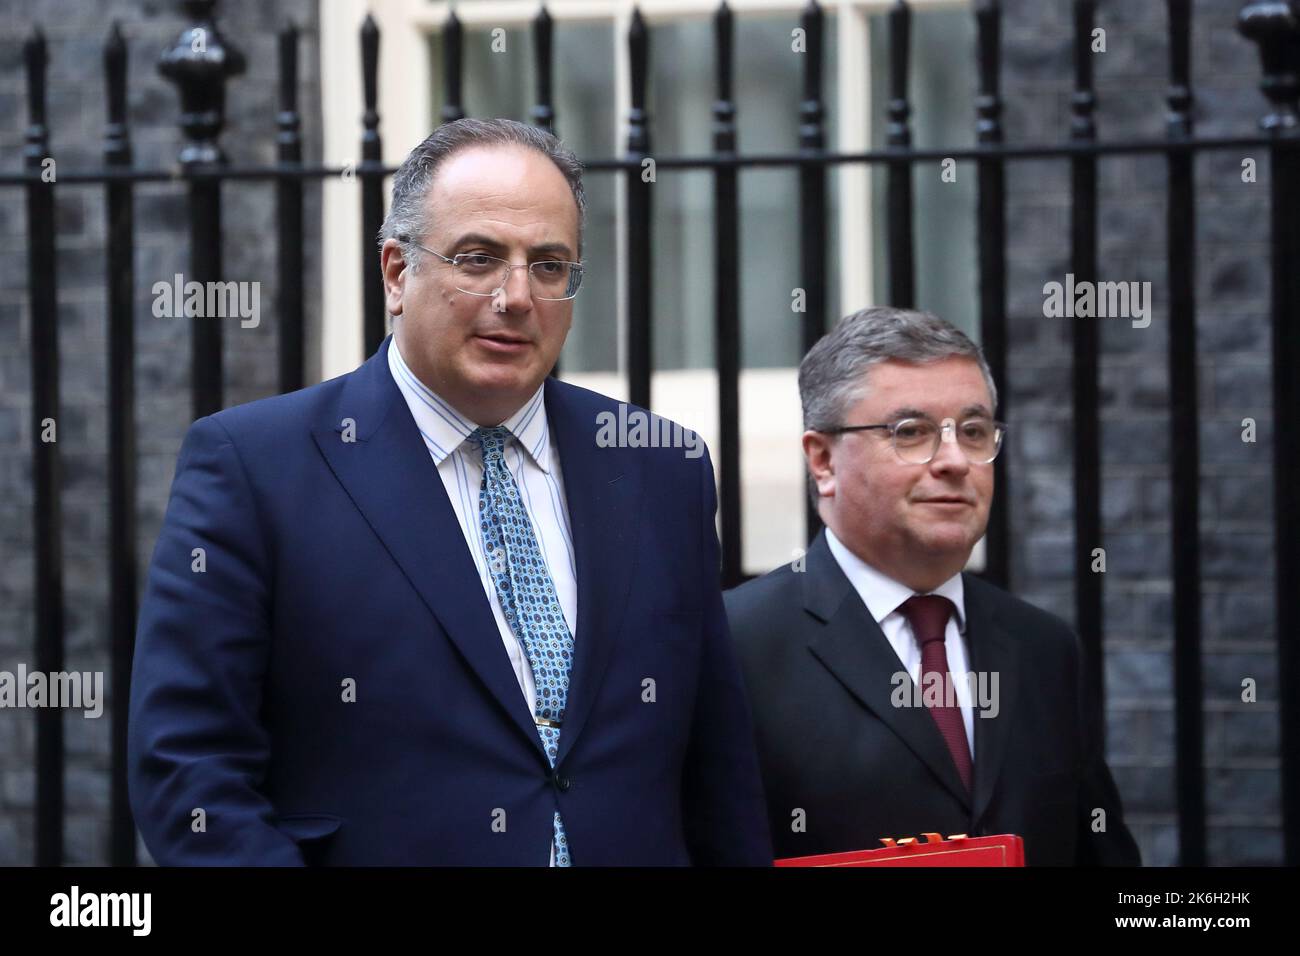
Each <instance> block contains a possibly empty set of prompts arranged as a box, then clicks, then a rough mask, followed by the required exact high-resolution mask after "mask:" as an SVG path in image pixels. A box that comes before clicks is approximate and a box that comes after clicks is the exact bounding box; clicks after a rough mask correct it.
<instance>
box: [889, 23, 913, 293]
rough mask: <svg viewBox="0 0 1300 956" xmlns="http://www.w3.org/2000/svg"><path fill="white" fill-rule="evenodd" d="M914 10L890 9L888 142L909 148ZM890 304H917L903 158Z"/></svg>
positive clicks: (894, 201) (892, 205)
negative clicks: (910, 62) (911, 46)
mask: <svg viewBox="0 0 1300 956" xmlns="http://www.w3.org/2000/svg"><path fill="white" fill-rule="evenodd" d="M911 21H912V16H911V11H910V10H909V9H908V6H907V4H906V3H905V2H904V0H898V2H897V3H895V4H894V6H893V8H892V9H891V10H890V11H889V127H888V131H887V134H886V140H885V141H886V143H887V144H888V145H889V147H890V148H891V149H898V150H903V151H906V150H908V149H910V148H911V146H912V130H911V128H910V127H909V125H908V117H909V116H910V115H911V113H912V109H911V107H910V106H908V104H907V74H908V59H909V57H908V54H909V52H910V51H909V46H910V39H911ZM888 169H889V186H888V203H889V250H888V251H889V304H890V305H892V306H895V307H896V308H900V309H910V308H912V307H913V306H915V304H916V287H915V278H914V276H915V269H914V267H913V259H912V245H913V238H912V164H911V162H910V161H908V160H906V159H900V160H898V161H896V162H891V163H890V164H889V167H888Z"/></svg>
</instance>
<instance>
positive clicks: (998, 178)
mask: <svg viewBox="0 0 1300 956" xmlns="http://www.w3.org/2000/svg"><path fill="white" fill-rule="evenodd" d="M975 18H976V27H977V31H978V51H979V74H980V85H979V95H978V96H977V97H976V99H975V109H976V112H977V115H978V121H977V123H976V139H977V141H978V142H979V143H980V145H989V144H994V143H1001V142H1002V119H1001V116H1002V98H1001V95H1000V94H999V92H998V88H999V83H998V74H999V69H1000V56H1001V49H1000V45H1001V39H1000V38H1001V18H1002V7H1001V4H999V3H998V0H979V2H978V3H977V4H976V7H975ZM976 176H977V178H978V181H979V187H978V188H979V200H978V208H977V212H976V216H977V219H978V227H977V228H978V229H979V235H978V236H977V237H976V239H977V242H976V244H977V246H978V248H979V274H980V340H981V341H980V344H981V346H982V347H983V349H984V356H985V358H986V359H987V360H988V364H989V370H990V371H991V372H992V373H993V381H994V382H995V383H996V384H997V386H998V389H999V395H1000V396H1001V398H1000V402H1001V410H1000V415H1001V417H1002V418H1003V419H1004V420H1007V421H1009V420H1010V419H1009V418H1008V416H1009V414H1010V412H1009V408H1010V403H1009V401H1008V397H1007V395H1008V393H1009V392H1010V391H1011V389H1010V388H1009V383H1008V382H1007V376H1006V370H1007V262H1006V247H1007V225H1006V218H1007V214H1006V170H1005V167H1004V160H1002V159H1001V158H1000V157H988V158H983V159H980V160H978V162H977V164H976ZM1008 458H1009V456H1007V455H999V456H998V458H997V460H996V461H995V462H994V465H993V474H994V480H995V482H996V486H997V496H996V498H995V499H994V501H993V507H992V508H991V509H990V511H989V524H988V531H987V532H986V533H985V537H984V543H985V567H984V576H985V577H986V578H988V579H989V580H990V581H992V582H993V583H994V584H998V585H1001V586H1002V587H1006V586H1007V585H1008V583H1009V581H1010V577H1011V568H1010V534H1009V530H1008V527H1009V524H1008V521H1007V514H1008V508H1009V506H1010V503H1011V485H1010V481H1009V480H1008V475H1007V460H1008Z"/></svg>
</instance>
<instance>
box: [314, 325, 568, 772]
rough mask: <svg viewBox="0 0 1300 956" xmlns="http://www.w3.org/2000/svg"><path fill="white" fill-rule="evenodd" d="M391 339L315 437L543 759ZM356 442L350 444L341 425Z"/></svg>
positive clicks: (353, 377)
mask: <svg viewBox="0 0 1300 956" xmlns="http://www.w3.org/2000/svg"><path fill="white" fill-rule="evenodd" d="M391 343H392V336H391V335H390V336H389V337H388V338H387V339H385V340H384V343H383V345H381V346H380V348H379V351H377V352H376V353H375V354H374V355H373V356H371V358H370V359H369V360H368V361H367V362H366V363H365V364H363V365H362V366H361V367H360V368H359V369H357V370H356V371H355V372H353V373H352V374H350V375H349V376H348V377H347V381H346V382H345V383H344V386H343V392H342V395H341V397H340V399H339V404H338V407H337V409H336V410H335V414H334V416H333V417H332V418H331V419H329V420H327V421H320V422H318V423H317V424H316V426H315V427H314V428H313V429H312V436H313V437H314V438H315V440H316V444H317V446H319V448H320V451H321V454H322V455H324V456H325V460H326V461H327V462H328V463H329V466H330V468H331V469H332V470H333V472H334V474H335V476H336V477H337V478H338V480H339V482H340V483H341V484H342V485H343V487H344V488H345V489H346V490H347V493H348V495H349V496H350V497H351V498H352V501H353V503H354V504H356V506H357V509H358V510H359V511H360V512H361V513H362V515H363V516H364V517H365V519H366V521H367V522H368V523H369V524H370V527H371V528H372V529H374V532H375V534H376V535H377V536H378V537H379V539H380V540H381V541H382V542H383V544H384V547H385V548H387V549H388V552H389V554H391V555H392V557H393V560H394V561H396V562H397V564H398V566H399V567H400V568H401V569H402V572H403V574H405V576H406V577H407V579H408V580H409V581H410V582H411V585H412V586H413V587H414V588H415V590H416V591H417V592H418V593H419V595H420V597H421V598H422V599H423V601H424V603H425V604H426V605H427V606H428V608H429V610H430V611H432V612H433V615H434V616H435V617H436V618H437V619H438V622H439V623H440V624H441V625H442V627H443V630H445V631H446V632H447V635H448V637H450V638H451V641H452V643H454V644H455V645H456V647H457V648H458V649H459V651H460V653H461V655H462V656H463V657H464V658H465V660H466V661H467V662H468V664H469V666H470V667H471V668H472V669H473V671H474V672H475V673H476V674H477V675H478V677H479V679H480V680H481V681H482V682H483V684H484V685H485V686H486V687H487V689H488V690H489V691H490V692H491V694H492V695H493V696H494V697H495V698H496V699H497V702H498V703H499V704H500V705H501V706H502V708H504V709H505V711H506V712H507V713H508V714H509V715H510V718H511V719H512V720H513V721H514V722H515V724H516V725H517V726H518V727H519V729H520V730H521V731H522V732H523V733H525V734H526V735H527V736H528V739H529V740H530V741H532V744H533V746H534V747H535V748H536V750H537V753H538V756H539V757H540V758H541V759H542V760H545V759H546V757H545V752H544V751H543V749H542V745H541V741H540V739H539V737H538V734H537V728H536V725H535V724H534V723H533V719H532V714H531V712H530V710H529V709H528V708H527V707H526V705H525V703H524V700H523V695H522V694H520V692H519V682H518V680H517V679H516V678H515V674H514V671H513V670H512V669H511V667H510V662H509V659H508V658H507V656H506V654H505V652H504V650H503V649H502V646H501V640H500V638H499V637H498V636H497V635H498V631H497V624H496V619H495V618H494V617H493V615H492V608H491V605H490V604H489V603H488V600H487V595H486V594H484V592H483V585H482V582H481V581H480V580H479V578H478V575H477V574H476V572H475V570H474V559H473V558H472V557H471V555H470V552H469V547H468V545H467V544H466V543H465V536H464V534H463V533H462V531H461V528H460V523H459V522H458V521H457V520H456V513H455V512H454V511H453V510H452V507H451V502H450V501H448V500H447V493H446V490H445V489H444V487H443V484H442V479H441V478H440V477H439V475H438V469H437V468H436V467H435V466H434V464H433V459H432V458H430V457H429V452H428V450H427V449H426V448H425V446H424V441H423V439H421V437H420V433H419V429H418V428H417V427H416V424H415V419H414V418H412V417H411V412H410V409H409V408H407V407H406V403H405V401H404V400H403V399H402V397H401V392H400V391H399V390H398V387H397V383H396V382H394V381H393V377H392V374H391V373H390V371H389V369H388V348H389V347H390V345H391ZM348 418H350V419H352V420H353V422H354V423H355V425H354V428H355V437H356V440H355V441H352V442H346V441H344V440H343V437H344V436H343V434H341V432H342V431H343V425H342V424H341V423H342V421H343V420H344V419H348Z"/></svg>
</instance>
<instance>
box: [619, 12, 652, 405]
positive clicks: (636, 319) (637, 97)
mask: <svg viewBox="0 0 1300 956" xmlns="http://www.w3.org/2000/svg"><path fill="white" fill-rule="evenodd" d="M627 42H628V49H629V51H630V53H631V60H632V108H631V109H630V110H629V111H628V129H627V158H628V159H629V160H633V161H639V162H642V163H644V161H645V160H646V159H647V158H649V156H650V117H649V114H648V113H646V109H645V95H646V83H647V80H648V68H649V62H650V34H649V31H648V30H647V29H646V25H645V20H644V19H642V17H641V11H640V10H639V9H638V10H633V12H632V25H631V27H630V28H629V29H628V37H627ZM646 172H647V170H646V168H645V167H644V166H642V167H640V168H631V169H628V170H627V171H626V173H625V174H624V183H625V184H626V189H627V370H628V394H629V396H630V398H631V400H632V404H634V405H640V406H642V407H643V408H649V407H650V371H651V368H652V365H653V362H654V352H653V341H652V339H651V332H650V316H651V315H653V314H654V313H653V309H652V307H651V294H652V292H653V288H654V286H653V283H652V282H651V279H650V277H651V275H652V272H651V261H650V259H651V245H650V227H651V222H652V218H651V208H650V186H651V183H650V182H649V181H648V180H647V179H646Z"/></svg>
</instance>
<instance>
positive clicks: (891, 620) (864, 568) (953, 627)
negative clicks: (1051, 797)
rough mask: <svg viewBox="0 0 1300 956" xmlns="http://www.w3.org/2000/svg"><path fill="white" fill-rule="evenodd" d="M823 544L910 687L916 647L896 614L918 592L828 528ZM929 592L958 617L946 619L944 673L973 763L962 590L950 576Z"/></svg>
mask: <svg viewBox="0 0 1300 956" xmlns="http://www.w3.org/2000/svg"><path fill="white" fill-rule="evenodd" d="M826 543H827V544H829V545H830V549H831V554H832V555H833V556H834V557H835V561H836V563H838V564H839V566H840V569H841V570H843V572H844V576H845V577H847V578H848V579H849V583H850V584H852V585H853V589H854V590H855V591H857V592H858V596H859V597H861V598H862V603H863V604H865V605H866V606H867V611H868V612H870V614H871V616H872V617H873V618H875V620H876V623H877V624H879V625H880V629H881V630H882V631H884V632H885V639H886V640H888V641H889V644H890V646H891V647H892V648H893V649H894V653H895V654H897V655H898V660H899V662H900V663H901V664H902V666H903V670H905V671H907V673H908V675H909V676H910V677H911V678H912V683H913V684H918V683H920V679H921V645H920V644H919V643H918V642H917V640H916V636H915V635H914V634H913V633H912V625H911V624H910V623H908V620H907V618H906V617H905V616H904V615H903V612H902V611H900V610H899V607H900V606H901V605H902V604H903V602H904V601H906V600H907V599H908V598H910V597H912V596H913V595H914V594H916V593H917V592H915V591H913V590H912V589H911V588H909V587H908V586H907V585H906V584H900V583H899V582H898V581H895V580H894V579H893V578H891V577H888V576H886V575H884V574H882V573H881V572H879V571H877V570H876V569H875V568H873V567H872V566H871V565H869V564H867V562H865V561H863V560H862V559H861V558H859V557H858V556H857V555H856V554H854V553H853V552H852V551H850V550H849V549H848V548H847V547H845V546H844V543H843V542H842V541H840V539H839V538H837V537H835V532H833V531H831V529H830V528H827V529H826ZM928 593H930V594H938V595H941V596H942V597H946V598H947V599H948V600H949V601H951V602H952V603H953V606H954V607H955V608H956V609H957V613H955V614H951V615H949V617H948V624H947V628H946V630H945V631H944V642H943V646H944V650H946V651H947V653H948V672H949V673H950V674H952V675H953V676H954V680H953V687H954V690H955V691H956V697H957V706H958V707H959V708H960V709H961V719H962V723H963V724H964V725H965V727H966V742H967V743H968V744H970V752H971V760H972V761H973V760H974V759H975V720H974V712H973V709H972V707H973V705H972V702H971V693H970V685H969V683H968V682H967V681H966V680H964V679H962V675H965V674H967V673H968V672H969V671H970V666H969V665H968V664H967V660H968V655H967V653H966V639H965V637H964V635H965V633H966V603H965V600H964V591H963V589H962V583H961V573H960V572H958V573H957V574H954V575H953V576H952V577H950V578H949V579H948V580H947V581H944V582H943V584H941V585H939V586H938V587H937V588H935V589H934V590H933V591H930V592H928ZM864 638H865V635H864Z"/></svg>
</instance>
